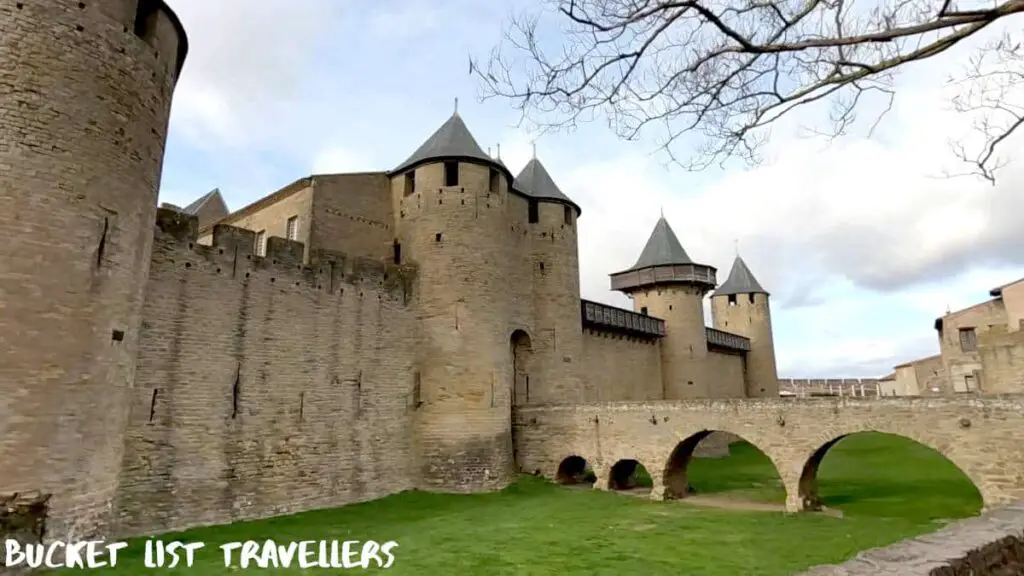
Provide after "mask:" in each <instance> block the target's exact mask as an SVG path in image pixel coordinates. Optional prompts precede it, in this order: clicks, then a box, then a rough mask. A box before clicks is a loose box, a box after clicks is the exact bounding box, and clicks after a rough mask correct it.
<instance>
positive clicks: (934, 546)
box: [801, 503, 1024, 576]
mask: <svg viewBox="0 0 1024 576" xmlns="http://www.w3.org/2000/svg"><path fill="white" fill-rule="evenodd" d="M1016 574H1024V503H1017V504H1014V505H1012V506H1009V507H1006V508H1003V509H997V510H994V511H991V512H988V513H986V514H983V515H982V516H979V517H977V518H970V519H967V520H962V521H960V522H957V523H955V524H951V525H949V526H947V527H945V528H943V529H942V530H939V531H938V532H935V533H934V534H927V535H925V536H920V537H918V538H912V539H910V540H904V541H903V542H899V543H897V544H893V545H892V546H887V547H885V548H875V549H873V550H866V551H864V552H861V553H860V554H858V555H857V556H855V557H854V558H853V559H851V560H849V561H848V562H845V563H843V564H838V565H829V566H818V567H816V568H813V569H811V570H810V571H808V572H804V573H803V574H802V575H801V576H1012V575H1016Z"/></svg>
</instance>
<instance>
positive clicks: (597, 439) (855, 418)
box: [514, 396, 1024, 511]
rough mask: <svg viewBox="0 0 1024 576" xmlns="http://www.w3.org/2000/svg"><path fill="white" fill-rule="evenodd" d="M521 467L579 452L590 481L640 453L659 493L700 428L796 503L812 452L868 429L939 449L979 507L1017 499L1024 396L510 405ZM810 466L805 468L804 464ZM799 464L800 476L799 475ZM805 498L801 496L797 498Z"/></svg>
mask: <svg viewBox="0 0 1024 576" xmlns="http://www.w3.org/2000/svg"><path fill="white" fill-rule="evenodd" d="M514 426H515V434H516V439H517V443H516V448H517V455H518V458H519V460H520V462H521V463H522V467H523V469H524V470H527V471H529V472H534V471H538V470H539V471H540V473H541V474H542V475H544V476H546V477H549V478H554V477H555V473H556V472H557V469H558V465H559V463H560V462H561V461H562V460H563V459H564V458H566V457H567V456H570V455H577V456H581V457H583V458H585V459H586V460H587V461H588V462H589V463H590V464H591V466H592V467H593V468H594V472H595V473H596V474H597V475H598V484H599V485H600V483H601V481H602V478H605V477H606V476H607V474H608V472H609V471H610V469H611V467H612V466H613V465H614V464H615V462H617V461H618V460H621V459H635V460H638V461H640V462H641V463H642V464H643V465H644V467H645V468H647V469H648V470H650V471H651V473H652V476H654V482H655V484H654V491H653V493H652V497H655V498H658V497H660V496H661V495H662V494H663V490H664V488H665V486H663V485H662V475H661V471H663V470H665V469H666V467H667V466H668V463H669V461H670V455H671V454H672V453H673V450H674V449H675V448H676V447H677V446H678V445H679V444H680V442H681V441H683V440H685V439H687V438H691V437H693V436H694V435H696V434H699V433H701V432H702V431H704V430H716V431H723V432H729V433H732V434H735V435H736V436H739V437H741V438H743V439H744V440H746V441H748V442H750V443H751V444H753V445H754V446H756V447H757V448H758V449H760V450H761V451H762V452H764V453H765V455H767V456H768V457H769V458H770V459H771V460H772V461H773V463H774V464H775V466H776V469H777V470H778V472H779V476H780V477H781V478H782V481H783V483H784V485H785V488H786V492H787V501H786V507H787V509H788V510H790V511H798V510H803V509H804V508H805V505H806V506H810V505H812V503H813V497H814V496H815V495H816V483H815V481H814V472H815V469H816V468H815V465H814V464H815V462H816V461H820V458H821V457H822V453H818V454H817V456H815V453H816V452H817V451H818V450H819V448H822V447H823V446H825V445H826V444H829V443H830V442H831V441H833V440H836V439H837V438H841V437H842V436H845V435H848V434H851V433H856V432H862V431H869V430H874V431H878V432H886V433H891V434H897V435H901V436H904V437H907V438H910V439H912V440H915V441H917V442H920V443H922V444H924V445H926V446H929V447H931V448H934V449H936V450H938V451H939V452H941V453H942V454H943V455H944V456H945V457H946V458H948V459H950V460H951V461H952V462H953V463H954V464H956V465H957V466H959V467H960V469H961V470H962V471H963V472H964V473H965V474H966V475H967V476H968V477H969V478H970V479H971V480H972V481H973V482H974V484H975V486H977V487H978V490H979V491H980V492H981V495H982V498H983V499H984V500H985V504H986V505H987V506H995V505H1000V504H1005V503H1008V502H1010V501H1013V500H1016V499H1021V498H1024V481H1022V480H1021V476H1020V471H1021V470H1024V445H1022V444H1021V442H1020V440H1019V432H1020V430H1021V429H1022V428H1024V397H1022V396H989V397H983V398H942V397H935V398H820V399H763V400H761V399H757V400H755V399H742V400H686V401H663V402H621V403H607V404H589V405H580V406H536V407H523V408H521V409H518V410H517V411H516V413H515V420H514ZM808 465H809V466H808ZM805 466H806V469H807V471H808V476H807V477H804V478H803V480H802V479H801V477H802V476H803V474H804V471H805ZM805 496H806V497H808V499H807V500H805V498H804V497H805Z"/></svg>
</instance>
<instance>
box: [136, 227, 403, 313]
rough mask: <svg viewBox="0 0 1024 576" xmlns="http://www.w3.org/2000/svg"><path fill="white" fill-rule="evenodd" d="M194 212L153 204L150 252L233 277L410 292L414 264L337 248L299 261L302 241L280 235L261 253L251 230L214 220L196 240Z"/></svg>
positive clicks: (327, 289)
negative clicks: (205, 238) (206, 238)
mask: <svg viewBox="0 0 1024 576" xmlns="http://www.w3.org/2000/svg"><path fill="white" fill-rule="evenodd" d="M198 236H199V225H198V219H197V218H196V217H195V216H191V215H189V214H184V213H182V212H178V211H175V210H171V209H166V208H159V209H158V210H157V217H156V229H155V235H154V243H153V253H154V258H156V257H158V256H160V257H162V258H163V259H168V258H169V259H171V260H172V263H173V264H175V265H180V266H183V267H184V268H185V269H186V270H189V271H194V272H199V273H203V272H205V273H212V274H221V275H225V276H227V277H229V278H233V279H239V280H257V279H258V280H266V281H268V282H270V283H274V284H279V285H281V286H293V287H306V288H309V289H311V290H317V291H324V292H327V293H335V292H338V291H339V290H343V289H344V286H345V285H350V286H360V287H374V288H377V289H380V290H381V291H382V293H383V294H387V295H389V296H391V297H392V298H394V299H396V300H400V301H401V302H402V303H403V304H406V303H408V302H409V299H410V298H411V296H412V289H413V288H412V287H413V280H414V278H415V275H416V268H415V267H414V266H409V265H405V266H397V265H392V264H387V263H384V262H381V261H378V260H373V259H369V258H362V257H351V256H348V255H346V254H342V253H340V252H333V251H329V250H314V251H313V252H312V253H311V254H310V264H309V265H305V264H303V256H304V254H305V250H306V247H305V244H303V243H302V242H295V241H292V240H287V239H285V238H279V237H276V236H271V237H269V238H267V242H266V254H264V255H258V254H256V253H255V248H256V234H255V233H254V232H253V231H252V230H246V229H244V228H238V227H235V226H229V225H225V224H217V225H215V226H214V227H213V236H212V244H211V245H209V246H206V245H203V244H199V243H198Z"/></svg>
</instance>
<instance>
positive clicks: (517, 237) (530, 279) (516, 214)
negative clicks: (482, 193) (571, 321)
mask: <svg viewBox="0 0 1024 576" xmlns="http://www.w3.org/2000/svg"><path fill="white" fill-rule="evenodd" d="M506 201H507V202H508V205H507V209H506V213H505V218H506V220H507V226H508V229H509V234H510V241H509V245H508V250H509V260H508V262H506V263H504V264H503V266H505V269H506V270H505V273H506V274H507V275H508V278H509V290H508V291H507V293H506V295H507V298H508V307H509V308H508V310H509V318H511V320H512V325H511V327H510V328H511V330H516V329H520V330H524V331H526V332H527V334H529V335H530V337H531V338H532V337H533V336H534V335H535V334H536V329H535V324H534V321H535V318H534V315H535V312H536V309H535V308H536V306H535V300H534V291H533V287H534V275H535V274H536V268H537V265H536V263H535V262H534V261H533V258H532V255H533V241H532V238H531V236H530V228H529V227H530V224H529V222H528V219H529V218H528V214H529V207H528V204H527V201H526V199H525V198H523V197H522V196H519V195H517V194H509V195H508V197H507V198H506ZM576 298H577V302H578V299H579V294H578V293H577V294H576ZM531 344H532V342H531Z"/></svg>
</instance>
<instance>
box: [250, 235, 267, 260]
mask: <svg viewBox="0 0 1024 576" xmlns="http://www.w3.org/2000/svg"><path fill="white" fill-rule="evenodd" d="M266 248H267V231H266V230H260V231H259V232H257V233H256V245H255V246H253V252H255V253H256V255H257V256H266V255H267V253H266Z"/></svg>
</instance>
